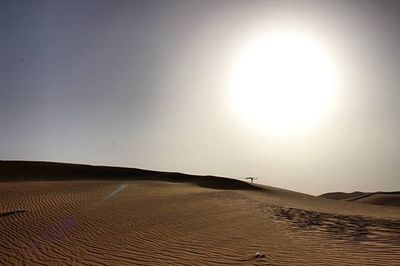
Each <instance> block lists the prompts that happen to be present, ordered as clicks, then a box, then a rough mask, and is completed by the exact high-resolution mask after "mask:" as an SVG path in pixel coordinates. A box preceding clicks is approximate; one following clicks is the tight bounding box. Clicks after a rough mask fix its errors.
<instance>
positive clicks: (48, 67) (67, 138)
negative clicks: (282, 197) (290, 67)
mask: <svg viewBox="0 0 400 266" xmlns="http://www.w3.org/2000/svg"><path fill="white" fill-rule="evenodd" d="M274 27H275V28H280V27H289V28H290V27H295V28H297V29H298V28H301V29H302V30H304V31H305V32H306V33H307V34H309V35H312V36H313V37H314V38H316V39H318V40H319V42H320V43H321V44H322V45H323V47H324V48H326V49H327V50H329V53H330V55H331V57H332V58H334V61H335V68H336V69H337V71H338V73H339V81H340V82H339V83H340V90H338V91H340V93H339V94H338V95H339V96H338V100H337V104H336V106H335V108H334V109H332V110H331V112H330V114H329V116H326V117H324V119H323V121H322V122H320V123H319V124H318V126H317V127H315V128H311V129H309V130H307V131H305V133H304V134H297V135H296V134H292V135H289V136H285V137H277V136H274V135H273V134H269V132H267V131H265V130H257V129H256V128H254V127H252V126H250V125H249V124H248V123H246V121H245V120H244V119H241V118H239V117H238V112H237V110H235V106H232V97H231V87H230V86H231V83H230V81H231V79H232V66H233V65H234V62H235V58H237V55H238V54H240V51H241V49H242V47H243V45H245V44H246V42H247V41H248V40H249V38H252V37H251V36H253V35H254V34H255V33H256V35H257V34H258V35H262V34H263V32H265V29H271V28H274ZM0 39H1V44H0V73H1V74H0V159H1V160H41V161H59V162H73V163H85V164H86V163H87V164H101V165H116V166H128V167H137V168H144V169H154V170H163V171H174V172H184V173H191V174H202V175H219V176H226V177H232V178H244V177H247V176H255V177H258V180H257V182H259V183H262V184H266V185H271V186H277V187H281V188H285V189H290V190H296V191H299V192H304V193H310V194H314V195H318V194H322V193H325V192H330V191H348V192H350V191H355V190H361V191H377V190H382V191H394V190H400V182H399V180H400V179H399V173H400V141H399V139H398V136H400V116H399V114H400V89H399V87H398V86H399V85H398V84H400V75H399V74H400V73H399V69H400V45H399V44H400V4H398V3H397V1H350V0H349V1H347V0H346V1H340V0H335V1H223V0H221V1H206V0H205V1H172V0H171V1H118V0H116V1H58V0H49V1H43V0H36V1H33V0H31V1H22V0H5V1H1V2H0ZM260 123H262V121H260Z"/></svg>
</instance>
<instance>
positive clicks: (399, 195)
mask: <svg viewBox="0 0 400 266" xmlns="http://www.w3.org/2000/svg"><path fill="white" fill-rule="evenodd" d="M320 197H324V198H328V199H337V200H346V201H352V202H360V203H368V204H374V205H384V206H400V191H394V192H359V191H356V192H352V193H345V192H332V193H326V194H322V195H321V196H320Z"/></svg>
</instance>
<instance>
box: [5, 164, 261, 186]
mask: <svg viewBox="0 0 400 266" xmlns="http://www.w3.org/2000/svg"><path fill="white" fill-rule="evenodd" d="M40 180H46V181H57V180H156V181H168V182H186V183H193V184H196V185H198V186H200V187H206V188H213V189H244V190H259V189H260V188H258V187H256V186H253V185H251V184H249V183H246V182H243V181H240V180H236V179H230V178H225V177H218V176H198V175H187V174H182V173H169V172H161V171H152V170H143V169H138V168H127V167H114V166H93V165H84V164H70V163H55V162H39V161H0V182H1V181H2V182H15V181H40Z"/></svg>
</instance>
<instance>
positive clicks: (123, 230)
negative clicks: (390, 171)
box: [0, 162, 400, 265]
mask: <svg viewBox="0 0 400 266" xmlns="http://www.w3.org/2000/svg"><path fill="white" fill-rule="evenodd" d="M0 178H1V180H2V181H1V182H0V202H1V203H2V204H1V206H0V212H1V213H6V212H10V211H12V210H16V209H23V210H25V212H17V213H15V214H11V215H5V216H0V232H2V233H1V234H0V254H1V256H0V264H1V265H14V264H15V265H32V264H42V265H60V264H65V265H80V264H87V265H400V211H399V209H398V208H395V207H387V206H375V205H368V204H360V203H356V202H346V201H337V200H330V199H325V198H321V197H314V196H309V195H305V194H301V193H296V192H292V191H288V190H283V189H278V188H274V187H268V186H252V185H250V184H248V183H244V182H241V181H238V180H232V179H227V178H220V177H211V176H205V177H201V176H191V175H183V174H176V173H161V172H155V171H145V170H140V169H128V168H111V167H91V166H80V165H71V164H55V163H25V162H0ZM256 252H262V253H263V254H265V257H263V258H256V256H255V254H256Z"/></svg>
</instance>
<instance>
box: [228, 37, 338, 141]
mask: <svg viewBox="0 0 400 266" xmlns="http://www.w3.org/2000/svg"><path fill="white" fill-rule="evenodd" d="M231 82H232V84H231V91H232V97H233V105H234V109H235V110H236V111H238V112H239V114H240V116H241V117H242V118H244V119H245V120H246V121H247V122H248V123H250V124H251V125H253V126H256V127H257V129H260V130H263V132H264V131H265V130H266V131H268V133H271V134H274V135H278V136H282V135H292V134H299V133H301V132H304V131H307V130H308V129H310V128H311V127H313V126H315V125H316V124H317V123H318V122H319V121H321V120H322V119H323V118H324V117H325V116H326V115H327V114H328V113H329V111H330V110H331V109H332V107H333V105H334V102H335V98H336V94H337V77H336V70H335V64H333V62H332V58H331V57H330V55H329V53H327V52H326V51H325V50H324V49H323V47H322V46H321V45H320V44H319V42H318V40H316V39H314V38H312V36H309V35H307V34H305V33H303V32H287V31H279V32H270V33H269V34H266V35H263V36H262V37H258V38H254V40H252V41H250V42H249V43H247V44H246V45H245V47H243V48H242V50H241V51H240V53H239V56H238V58H237V60H236V62H235V64H234V69H233V73H232V76H231Z"/></svg>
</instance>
